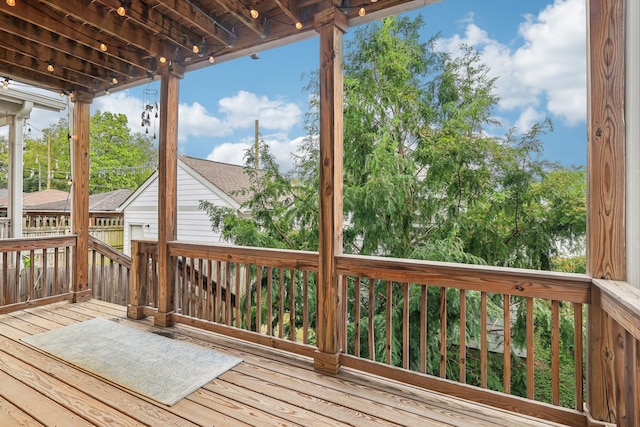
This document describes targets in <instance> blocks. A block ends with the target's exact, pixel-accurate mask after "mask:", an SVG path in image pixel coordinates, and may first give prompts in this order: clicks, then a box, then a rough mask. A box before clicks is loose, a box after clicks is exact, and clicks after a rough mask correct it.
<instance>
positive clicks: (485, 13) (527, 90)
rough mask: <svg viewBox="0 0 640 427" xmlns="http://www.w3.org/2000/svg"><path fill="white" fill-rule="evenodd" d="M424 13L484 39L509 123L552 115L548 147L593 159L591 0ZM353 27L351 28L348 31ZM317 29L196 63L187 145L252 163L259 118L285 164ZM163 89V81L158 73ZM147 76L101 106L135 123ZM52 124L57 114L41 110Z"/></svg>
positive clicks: (578, 160) (42, 121)
mask: <svg viewBox="0 0 640 427" xmlns="http://www.w3.org/2000/svg"><path fill="white" fill-rule="evenodd" d="M418 13H420V14H422V15H423V17H424V19H425V22H426V25H425V27H424V28H423V35H424V39H425V40H427V39H428V38H429V37H431V36H432V35H433V34H435V33H437V32H440V33H441V36H442V38H441V40H440V42H439V45H438V46H439V48H440V49H442V50H446V51H449V52H451V53H453V54H455V52H456V51H457V47H458V46H459V44H460V43H461V42H465V43H467V44H471V45H473V46H475V47H476V48H477V49H478V51H480V52H481V53H482V55H483V60H484V62H485V63H486V64H487V65H488V66H489V67H490V68H491V70H492V73H493V75H495V76H497V77H498V81H497V95H498V96H499V97H500V99H501V100H500V103H499V105H498V108H497V109H496V111H495V115H496V117H497V118H498V119H499V120H500V121H501V122H502V123H503V125H504V127H503V128H502V129H492V130H491V131H490V132H491V134H493V135H496V136H503V135H504V133H505V132H506V129H508V128H510V127H516V128H517V129H519V130H522V131H526V130H527V129H528V127H529V126H530V125H531V124H532V123H534V122H535V121H541V120H543V119H544V118H545V117H550V118H551V119H552V120H553V123H554V127H555V131H554V132H553V133H552V134H549V135H547V136H544V137H543V140H544V145H545V151H544V157H545V158H547V159H549V160H552V161H559V162H562V163H563V164H564V165H571V164H575V165H584V164H586V45H585V43H586V41H585V40H586V17H585V1H584V0H555V1H554V0H443V1H442V2H440V3H436V4H434V5H430V6H426V7H423V8H421V9H419V10H416V11H412V12H410V13H408V15H409V16H415V15H416V14H418ZM352 33H353V31H351V32H348V33H347V34H346V35H345V41H346V40H348V39H349V38H350V37H351V36H352ZM318 46H319V40H318V38H317V37H315V38H312V39H309V40H305V41H302V42H298V43H296V44H293V45H290V46H285V47H279V48H275V49H272V50H267V51H262V52H259V56H260V59H258V60H253V59H251V58H249V57H246V58H239V59H236V60H233V61H229V62H224V63H220V64H214V65H213V66H210V67H207V68H205V69H201V70H198V71H194V72H191V73H188V74H187V75H186V76H185V78H184V80H182V81H181V86H180V117H179V151H180V154H186V155H190V156H194V157H198V158H208V159H212V160H218V161H223V162H227V163H236V164H243V155H244V151H245V150H246V148H248V147H249V146H250V145H251V144H252V143H253V140H254V123H255V120H256V119H258V120H259V121H260V133H261V137H262V138H263V139H264V140H265V141H266V142H268V143H269V144H270V147H271V149H272V152H273V153H274V154H275V155H276V158H277V159H278V161H279V163H280V164H281V165H282V167H283V169H287V168H288V167H289V166H290V164H291V160H290V153H291V152H293V151H295V150H296V146H297V144H298V143H299V142H300V140H301V139H302V138H303V137H304V130H303V127H302V126H303V120H304V113H305V111H306V109H307V96H308V94H307V93H305V92H304V91H303V87H304V86H305V85H306V83H307V81H308V77H309V73H310V72H312V71H313V70H315V69H317V68H318V58H319V53H318ZM151 85H152V86H153V87H155V88H156V89H159V87H160V85H159V82H155V83H151ZM145 88H146V86H140V87H138V88H133V89H129V90H126V91H122V92H116V93H112V94H111V95H109V96H104V97H100V98H97V99H96V100H94V103H93V104H92V110H94V111H95V110H96V109H100V110H102V111H112V112H120V113H125V114H127V116H128V117H129V118H130V119H129V126H130V127H131V129H132V130H133V131H143V128H141V127H140V114H141V112H142V106H143V101H142V98H143V90H144V89H145ZM30 121H31V122H32V123H34V124H35V126H36V127H38V128H40V129H43V128H44V127H46V126H47V125H48V124H49V123H50V122H53V121H57V117H54V116H53V115H52V114H50V113H45V112H35V113H34V114H33V115H32V118H31V120H30Z"/></svg>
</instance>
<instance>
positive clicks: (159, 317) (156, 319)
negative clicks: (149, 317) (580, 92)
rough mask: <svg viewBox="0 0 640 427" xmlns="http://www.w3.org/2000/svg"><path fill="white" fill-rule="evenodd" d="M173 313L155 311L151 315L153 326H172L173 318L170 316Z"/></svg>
mask: <svg viewBox="0 0 640 427" xmlns="http://www.w3.org/2000/svg"><path fill="white" fill-rule="evenodd" d="M172 314H173V313H172V312H169V313H155V314H154V315H153V324H154V325H155V326H162V327H163V328H165V327H169V326H173V318H172V317H171V315H172Z"/></svg>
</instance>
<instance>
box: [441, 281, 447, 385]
mask: <svg viewBox="0 0 640 427" xmlns="http://www.w3.org/2000/svg"><path fill="white" fill-rule="evenodd" d="M440 377H442V378H446V377H447V289H446V288H440Z"/></svg>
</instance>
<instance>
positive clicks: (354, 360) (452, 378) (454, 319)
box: [336, 255, 591, 425]
mask: <svg viewBox="0 0 640 427" xmlns="http://www.w3.org/2000/svg"><path fill="white" fill-rule="evenodd" d="M336 266H337V267H336V268H337V270H338V274H340V276H341V277H342V301H344V304H343V318H344V319H346V321H345V322H344V325H343V327H344V329H343V331H342V336H343V351H344V352H345V354H344V356H343V357H342V358H341V363H342V364H343V365H344V366H349V367H353V368H357V369H360V370H364V371H368V372H372V373H376V374H381V373H383V374H384V375H386V376H389V377H391V378H395V379H403V380H405V381H408V382H411V383H413V384H415V385H420V386H423V387H427V388H430V389H435V390H439V391H442V392H444V393H447V394H450V395H455V396H459V397H462V398H466V399H472V400H475V401H479V402H482V403H485V404H489V405H492V406H498V407H502V408H504V409H508V410H515V411H522V412H525V413H529V414H536V415H537V416H541V417H543V418H549V419H554V420H556V421H561V422H564V423H567V424H570V425H580V424H584V421H585V416H584V414H583V413H582V412H581V411H582V405H583V400H584V399H583V360H584V358H583V313H584V310H583V304H585V303H588V302H589V300H590V287H591V279H590V278H589V277H587V276H584V275H571V274H561V273H550V272H541V271H527V270H520V269H506V268H493V267H485V266H471V265H459V264H449V263H434V262H425V261H413V260H399V259H388V258H378V257H363V256H352V255H342V256H339V257H337V259H336ZM571 323H573V325H571V326H569V327H567V325H570V324H571ZM561 324H562V325H561ZM561 326H563V327H561ZM561 330H562V332H563V333H561ZM461 331H464V333H461ZM567 352H570V353H569V354H567ZM561 356H564V357H561ZM561 361H562V362H563V364H565V366H561ZM567 363H568V364H569V366H566V364H567ZM407 372H411V373H412V374H413V373H415V375H412V376H407ZM425 374H428V375H425ZM561 378H562V379H563V380H564V381H561ZM568 381H570V383H568ZM561 391H562V392H563V393H562V395H563V397H564V399H563V402H561ZM567 394H569V398H567ZM523 398H526V399H523ZM536 400H541V401H545V402H546V403H545V404H538V403H537V402H536ZM561 403H563V404H564V406H569V405H570V406H572V407H573V409H566V408H562V407H561ZM548 404H551V405H548Z"/></svg>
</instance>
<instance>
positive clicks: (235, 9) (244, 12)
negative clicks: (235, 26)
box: [216, 0, 267, 37]
mask: <svg viewBox="0 0 640 427" xmlns="http://www.w3.org/2000/svg"><path fill="white" fill-rule="evenodd" d="M216 3H218V4H219V5H220V6H221V7H222V8H223V9H224V10H225V11H227V12H228V13H230V14H232V15H233V16H235V17H236V18H237V19H238V20H240V22H242V23H243V24H244V25H245V26H247V27H248V28H249V29H250V30H251V31H253V32H254V33H256V34H257V35H259V36H260V37H266V36H267V34H266V31H265V27H264V20H263V18H261V17H258V19H253V18H252V17H251V14H250V10H249V8H248V7H246V6H244V4H243V3H242V2H239V1H235V0H216Z"/></svg>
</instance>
